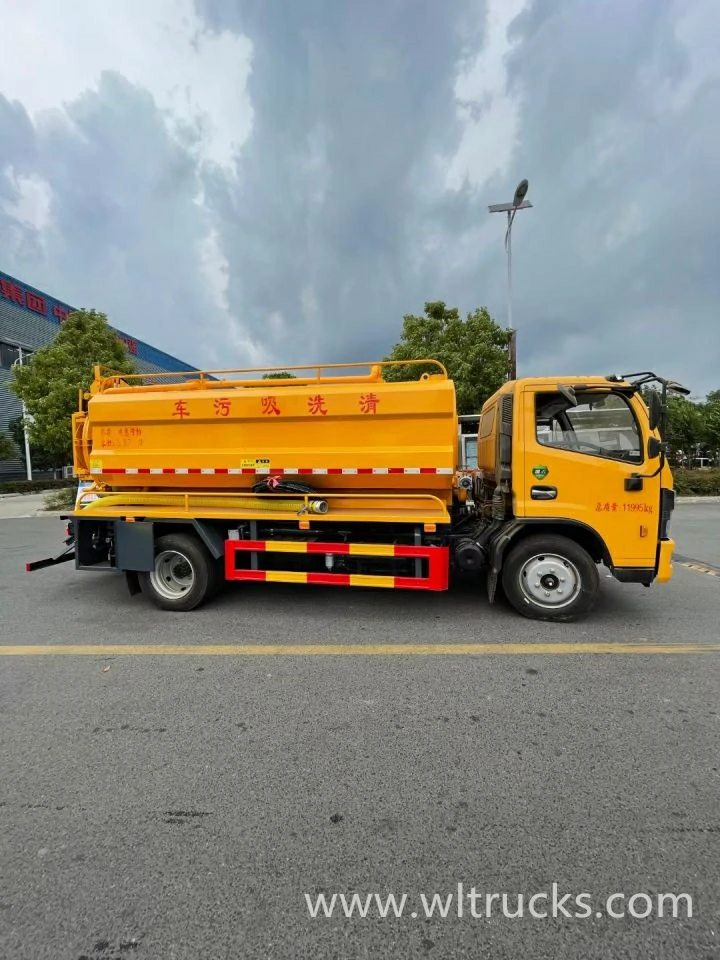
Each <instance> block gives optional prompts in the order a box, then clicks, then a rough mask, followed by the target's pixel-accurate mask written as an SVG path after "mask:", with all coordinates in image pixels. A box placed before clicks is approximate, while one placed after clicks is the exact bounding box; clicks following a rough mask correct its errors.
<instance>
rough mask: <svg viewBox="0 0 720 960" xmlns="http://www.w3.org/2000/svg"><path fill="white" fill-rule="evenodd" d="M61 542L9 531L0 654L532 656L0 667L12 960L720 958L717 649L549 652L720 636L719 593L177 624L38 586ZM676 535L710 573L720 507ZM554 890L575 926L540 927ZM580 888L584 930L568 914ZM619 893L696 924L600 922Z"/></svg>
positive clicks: (710, 581) (682, 587) (548, 922)
mask: <svg viewBox="0 0 720 960" xmlns="http://www.w3.org/2000/svg"><path fill="white" fill-rule="evenodd" d="M60 527H61V522H60V521H58V520H50V519H24V520H4V521H2V522H0V544H1V546H2V549H1V550H0V643H2V644H3V645H6V646H8V645H29V646H32V645H36V644H47V643H57V644H67V643H75V644H81V645H88V644H98V643H142V644H147V643H178V644H192V645H195V646H196V647H201V646H205V645H210V644H220V643H222V644H237V643H244V644H249V643H262V644H268V643H307V644H326V643H356V644H365V643H377V642H381V643H390V644H392V643H399V642H416V643H418V644H423V643H428V642H438V641H442V642H445V643H461V642H471V643H476V642H487V643H492V644H497V645H498V648H497V649H498V651H500V650H501V648H502V647H503V646H505V647H506V645H507V644H508V643H524V644H528V645H530V647H531V649H529V650H524V652H523V653H521V654H519V655H484V656H472V657H470V656H438V657H436V656H419V655H408V656H393V657H379V656H362V655H358V656H333V657H329V656H317V655H316V656H307V657H305V656H302V657H300V656H294V657H290V656H242V657H237V656H222V655H217V656H211V655H207V654H201V655H197V656H158V657H155V656H120V657H119V656H114V657H111V656H105V655H103V654H101V653H97V654H93V655H91V656H77V657H76V656H32V655H22V656H6V657H0V868H1V869H0V957H2V958H3V960H46V958H47V960H80V958H92V960H96V958H97V960H112V958H116V957H117V958H123V960H128V958H129V960H225V958H228V960H229V958H233V960H236V958H243V960H244V958H265V957H267V958H273V960H274V958H283V960H286V958H293V960H294V958H306V957H307V958H312V960H323V958H342V960H344V958H348V960H350V958H352V960H355V958H373V960H374V958H380V960H383V958H403V960H404V958H413V960H415V958H423V957H428V958H432V960H435V958H443V960H444V958H456V957H472V958H477V957H481V956H482V957H488V958H492V960H505V958H508V960H517V958H525V957H532V958H533V960H565V958H567V960H578V958H581V957H582V958H583V960H594V958H598V960H600V958H602V960H614V958H618V960H620V958H622V960H626V958H633V960H634V958H638V960H640V958H642V960H646V958H650V957H653V958H655V957H668V958H670V957H672V958H683V960H710V958H715V957H718V956H720V951H719V946H720V856H719V854H720V842H719V841H720V800H719V799H718V798H719V797H720V751H719V750H718V734H719V733H720V698H719V697H718V689H719V687H720V653H692V654H673V655H638V654H633V655H597V654H592V653H587V654H572V655H563V656H552V655H548V654H546V653H544V652H543V650H544V649H545V648H544V647H543V644H546V643H548V642H562V643H566V642H580V643H583V644H587V645H588V647H587V649H588V650H590V649H592V647H591V646H590V645H592V644H593V643H595V642H598V641H617V642H635V641H640V640H650V641H653V642H658V643H675V642H682V641H692V642H694V643H696V644H698V643H699V644H703V643H711V642H714V643H716V642H717V641H718V640H719V639H720V636H719V631H718V620H719V617H718V614H719V613H720V577H713V576H711V575H709V573H703V572H700V570H698V569H690V568H687V567H684V566H678V567H677V568H676V575H675V578H674V579H673V582H672V583H671V584H669V585H667V586H665V587H655V588H653V589H651V590H646V589H643V588H642V587H636V586H621V585H619V584H616V583H615V582H613V581H609V580H607V581H604V597H603V601H602V603H601V605H600V607H599V608H598V610H597V611H596V613H595V615H594V616H593V617H592V618H591V619H590V620H588V621H586V622H585V623H582V624H578V625H574V626H546V625H541V624H538V623H534V622H530V621H525V620H522V619H520V618H518V617H517V616H516V615H515V614H514V613H513V612H512V611H510V610H509V609H507V608H506V607H504V606H498V607H494V608H489V607H488V606H487V604H486V602H485V601H484V599H483V598H482V597H477V596H474V595H473V594H472V593H470V592H469V591H468V590H461V591H454V592H453V593H452V594H446V595H439V596H425V595H421V594H418V595H400V594H395V593H392V594H391V593H384V592H377V593H375V592H373V593H365V592H352V593H351V592H346V591H341V590H333V589H332V588H328V589H326V590H325V589H322V588H301V587H297V588H296V587H291V586H265V585H252V586H250V587H248V586H243V587H240V588H238V589H235V588H231V589H229V590H228V591H227V593H226V594H224V595H223V596H221V597H220V598H219V599H218V600H217V601H216V602H215V603H214V604H213V605H212V606H210V607H207V608H206V609H203V610H200V611H196V612H195V613H194V614H191V615H187V616H170V615H168V614H163V613H161V612H160V611H157V610H155V609H154V608H152V607H150V606H148V605H147V604H146V602H145V601H144V600H143V599H142V598H134V599H131V598H130V597H129V596H127V594H126V593H125V590H124V586H123V583H122V581H121V580H119V579H116V578H114V577H108V576H103V575H102V574H99V575H92V574H79V573H75V571H74V570H73V569H72V567H71V565H68V566H65V567H58V568H54V569H50V570H46V571H40V572H38V573H35V574H33V575H29V574H25V572H24V564H25V562H26V561H27V560H28V559H36V558H38V557H41V556H45V555H47V554H48V553H49V552H50V553H52V552H54V551H55V549H56V546H57V544H58V541H59V537H58V533H59V530H60ZM674 533H675V536H676V538H677V539H678V544H679V546H678V549H679V551H680V552H681V554H682V555H683V556H688V557H692V558H693V559H696V560H700V561H705V563H706V564H712V563H713V562H717V559H718V558H717V554H716V553H715V552H714V551H716V550H717V546H716V544H717V542H718V534H719V533H720V506H718V505H713V506H694V505H685V506H682V507H681V508H679V509H678V511H677V512H676V516H675V520H674ZM533 648H534V649H533ZM30 652H31V651H30ZM458 883H462V884H463V891H462V892H463V894H464V909H463V916H461V917H460V916H458V909H457V904H456V896H457V885H458ZM553 883H556V884H558V890H559V893H558V895H557V898H558V899H562V897H563V896H565V895H566V894H570V898H568V900H566V901H565V902H564V906H565V909H567V910H568V911H569V912H570V914H571V916H570V917H564V916H563V915H562V913H560V915H559V916H558V917H556V918H554V917H553V915H552V914H553ZM472 887H475V888H476V891H477V892H478V894H480V899H479V900H478V901H477V906H478V907H479V912H480V913H481V914H483V915H485V914H486V912H487V911H486V903H485V895H486V894H500V895H502V894H504V893H505V894H508V895H509V900H508V903H507V908H508V912H511V913H512V912H516V909H517V899H518V894H522V895H523V896H524V904H523V907H524V915H523V916H522V917H517V918H515V919H511V918H508V917H506V916H505V915H504V913H503V905H502V900H500V899H496V900H494V901H493V902H492V912H491V916H490V917H489V918H487V916H483V917H481V918H480V919H476V918H475V917H473V915H472V912H471V901H470V900H469V899H468V898H467V893H469V892H470V891H471V888H472ZM320 892H325V894H326V896H327V897H328V900H329V898H330V897H331V896H332V894H333V893H335V894H337V895H338V896H339V895H340V894H341V893H344V894H346V895H347V896H348V897H350V896H351V895H352V894H353V893H358V894H359V895H360V896H361V898H362V900H363V902H364V901H365V898H366V896H367V895H368V894H370V893H375V892H377V893H379V894H380V895H381V896H382V898H383V899H384V898H386V897H387V896H388V895H389V894H391V893H393V894H395V896H396V898H397V900H398V903H399V902H400V898H401V897H402V895H403V893H406V894H407V898H408V899H407V905H406V907H405V912H404V915H403V916H402V917H401V918H396V917H395V916H394V915H393V914H392V912H391V914H390V916H388V917H386V918H385V919H381V918H380V917H379V916H378V912H377V909H375V908H371V910H370V912H369V914H368V916H366V917H365V918H361V917H359V916H358V915H357V913H356V915H355V916H354V917H352V918H348V917H345V916H343V915H342V912H341V908H340V906H339V905H338V906H337V907H336V912H335V914H334V915H333V916H332V917H331V918H327V917H324V916H322V915H321V916H319V917H317V918H315V919H313V918H312V917H311V916H310V914H309V910H308V907H307V904H306V900H305V894H306V893H307V894H309V895H311V897H312V899H313V901H314V900H315V897H316V896H317V895H318V894H319V893H320ZM543 893H546V894H548V897H547V899H546V900H539V901H538V900H536V901H535V902H534V905H535V910H536V911H539V912H541V913H542V912H543V911H544V910H547V912H548V916H547V917H546V918H542V919H541V918H537V919H536V918H534V917H533V916H532V915H531V913H530V912H529V903H528V901H529V900H530V898H531V897H532V896H533V895H537V894H539V895H542V894H543ZM582 893H585V894H587V895H589V896H588V897H586V899H585V900H584V901H583V903H590V904H591V905H592V909H591V911H590V912H591V916H590V917H588V918H581V917H575V916H573V915H572V914H573V913H575V912H582V911H579V910H578V907H577V906H576V905H575V904H574V901H573V898H575V897H577V896H578V895H580V894H582ZM614 893H623V894H625V897H626V899H625V901H624V905H625V910H626V911H627V903H628V900H629V898H630V897H631V896H632V895H633V894H648V895H649V896H650V897H652V898H657V895H658V894H662V893H674V894H678V895H679V894H683V893H685V894H689V895H690V896H691V897H692V908H693V909H692V917H690V918H687V909H686V905H685V903H683V902H681V904H680V918H679V919H673V917H672V908H671V907H670V906H668V907H667V908H666V909H667V910H668V912H669V913H670V915H669V916H665V917H663V918H658V916H657V910H656V908H655V907H653V911H652V913H651V915H650V916H649V917H648V918H646V919H635V918H633V917H631V916H626V917H624V918H622V919H615V918H612V917H610V916H608V915H607V911H606V910H605V902H606V900H607V898H608V897H609V896H610V895H612V894H614ZM423 894H424V895H425V897H426V898H428V899H429V900H432V897H433V895H435V894H439V895H440V896H441V897H442V899H443V902H446V898H447V897H448V895H450V894H453V895H454V897H453V901H452V905H451V908H450V910H449V913H448V915H447V917H445V918H444V919H443V918H442V917H440V916H438V915H437V909H436V912H435V916H434V917H433V918H430V919H426V918H425V915H424V911H423V904H422V900H421V896H422V895H423ZM654 902H655V903H656V900H655V901H654ZM636 903H637V905H638V907H639V908H642V906H643V904H642V901H636ZM668 903H669V901H668ZM581 906H582V903H581ZM611 906H612V905H611ZM622 906H623V903H622V902H621V901H618V900H616V901H614V907H615V909H616V910H618V909H620V908H622ZM413 912H414V913H417V914H418V916H417V917H415V918H413V916H412V913H413ZM597 912H601V913H603V914H604V915H603V916H601V917H597V916H596V913H597ZM640 912H643V911H642V909H640Z"/></svg>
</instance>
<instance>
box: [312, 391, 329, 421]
mask: <svg viewBox="0 0 720 960" xmlns="http://www.w3.org/2000/svg"><path fill="white" fill-rule="evenodd" d="M308 412H309V413H310V415H311V416H313V417H316V416H318V414H319V415H320V416H322V417H325V416H327V409H326V408H325V397H323V396H322V395H321V394H319V393H318V394H316V396H314V397H308Z"/></svg>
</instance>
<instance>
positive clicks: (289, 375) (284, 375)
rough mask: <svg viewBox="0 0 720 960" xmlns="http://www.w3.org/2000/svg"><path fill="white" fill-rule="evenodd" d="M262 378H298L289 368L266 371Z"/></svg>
mask: <svg viewBox="0 0 720 960" xmlns="http://www.w3.org/2000/svg"><path fill="white" fill-rule="evenodd" d="M261 379H262V380H297V377H296V376H295V374H294V373H290V372H289V371H287V370H281V371H280V373H264V374H263V375H262V378H261Z"/></svg>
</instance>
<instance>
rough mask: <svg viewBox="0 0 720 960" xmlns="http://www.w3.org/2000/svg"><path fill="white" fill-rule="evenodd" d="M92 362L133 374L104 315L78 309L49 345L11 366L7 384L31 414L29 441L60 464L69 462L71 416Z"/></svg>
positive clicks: (86, 384) (90, 374)
mask: <svg viewBox="0 0 720 960" xmlns="http://www.w3.org/2000/svg"><path fill="white" fill-rule="evenodd" d="M95 364H101V365H103V366H106V367H110V368H111V369H112V370H114V371H117V372H118V373H134V372H135V366H134V364H133V362H132V361H131V360H130V357H129V354H128V352H127V348H126V347H125V344H124V343H123V342H122V341H121V340H120V338H119V337H118V335H117V333H116V332H115V331H114V330H113V329H112V327H110V326H109V324H108V321H107V317H106V316H105V314H103V313H98V312H97V311H95V310H78V311H77V312H75V313H70V314H68V316H67V317H66V319H65V322H64V323H63V325H62V326H61V327H60V330H59V331H58V333H57V334H56V336H55V337H54V339H53V340H52V342H51V343H49V344H48V345H47V346H46V347H42V348H41V349H40V350H36V351H35V352H34V353H33V354H32V356H31V357H30V359H29V360H28V361H27V362H26V363H24V364H22V365H18V366H15V367H13V373H14V377H13V380H12V381H11V383H10V388H11V389H12V390H13V392H14V393H16V394H17V396H18V397H20V399H21V400H23V401H24V403H25V407H26V409H27V413H28V414H29V416H30V417H32V418H33V421H32V422H31V423H29V432H28V439H29V441H30V443H31V444H33V445H37V446H38V447H42V448H43V450H45V451H46V452H47V453H48V454H49V455H52V456H53V457H57V458H58V459H59V460H60V462H62V463H69V462H71V461H72V421H71V417H72V414H73V413H74V412H75V411H76V410H77V409H78V394H79V391H80V390H83V391H85V390H88V389H89V388H90V384H91V383H92V380H93V366H94V365H95Z"/></svg>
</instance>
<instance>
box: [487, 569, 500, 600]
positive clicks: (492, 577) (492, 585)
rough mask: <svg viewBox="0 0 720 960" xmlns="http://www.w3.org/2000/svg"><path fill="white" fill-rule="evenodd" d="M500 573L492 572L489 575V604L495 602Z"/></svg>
mask: <svg viewBox="0 0 720 960" xmlns="http://www.w3.org/2000/svg"><path fill="white" fill-rule="evenodd" d="M497 581H498V571H497V570H490V571H489V572H488V575H487V595H488V602H489V603H494V602H495V591H496V590H497Z"/></svg>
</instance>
